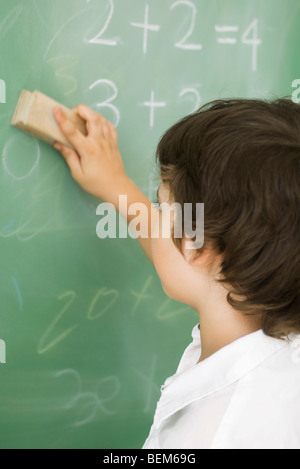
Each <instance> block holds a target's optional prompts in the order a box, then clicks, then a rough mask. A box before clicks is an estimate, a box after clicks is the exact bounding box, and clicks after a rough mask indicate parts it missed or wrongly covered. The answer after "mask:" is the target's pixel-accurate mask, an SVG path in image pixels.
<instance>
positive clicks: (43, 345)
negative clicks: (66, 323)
mask: <svg viewBox="0 0 300 469" xmlns="http://www.w3.org/2000/svg"><path fill="white" fill-rule="evenodd" d="M75 297H76V293H75V292H74V291H67V292H65V293H63V295H61V296H59V297H58V299H59V300H64V299H65V298H67V301H66V304H65V306H64V307H63V308H62V309H61V310H60V311H59V313H58V314H57V316H55V318H54V320H53V321H52V323H51V324H50V326H49V327H48V329H47V330H46V332H45V333H44V334H43V335H42V337H41V339H40V341H39V344H38V348H37V352H38V353H39V354H43V353H46V352H48V351H49V350H51V349H52V348H53V347H55V345H57V344H58V343H59V342H61V341H62V340H63V339H66V337H68V336H69V335H70V334H71V332H73V331H74V330H75V329H76V328H77V327H78V324H75V325H73V326H71V327H69V328H68V329H66V330H65V331H64V332H62V333H61V334H59V335H58V336H57V337H55V338H54V339H52V340H51V341H50V342H48V343H47V339H48V336H49V335H50V334H51V332H52V331H53V329H54V328H55V326H56V325H57V323H58V322H59V321H60V320H61V318H62V317H63V316H64V314H65V313H66V312H67V310H68V309H69V308H70V306H71V304H72V303H73V302H74V300H75Z"/></svg>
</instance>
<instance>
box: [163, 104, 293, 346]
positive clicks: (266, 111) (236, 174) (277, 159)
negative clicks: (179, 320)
mask: <svg viewBox="0 0 300 469" xmlns="http://www.w3.org/2000/svg"><path fill="white" fill-rule="evenodd" d="M157 159H158V162H159V167H160V171H161V178H162V183H163V184H162V189H161V192H162V193H163V190H164V191H165V193H166V191H167V195H165V197H166V196H167V197H168V198H170V199H171V200H172V201H175V202H177V203H180V204H181V205H182V207H183V204H184V203H192V204H194V205H195V204H196V203H199V202H200V203H204V206H205V215H204V238H205V242H204V246H203V248H201V249H199V250H198V251H197V252H196V254H197V256H198V257H199V258H201V256H205V255H206V254H205V253H206V252H208V248H210V249H212V250H213V252H214V253H215V255H216V256H217V257H218V258H219V259H221V261H220V264H219V265H220V273H219V275H218V281H220V282H222V283H223V284H224V285H227V286H228V285H229V286H230V287H229V293H228V296H227V301H228V303H229V304H230V305H231V306H232V307H233V308H235V309H237V310H239V311H242V312H243V313H244V314H249V315H258V316H260V317H261V326H262V329H263V330H264V332H265V333H266V334H268V335H272V336H274V337H282V336H284V335H288V334H289V333H291V332H295V333H300V107H299V106H298V105H296V104H294V103H292V102H291V101H289V100H285V99H281V100H277V101H274V102H265V101H261V100H247V99H240V100H239V99H235V100H219V101H214V102H212V103H209V104H208V105H205V106H203V107H202V108H201V109H200V110H199V111H198V112H197V113H195V114H192V115H190V116H188V117H186V118H184V119H182V120H181V121H180V122H178V123H177V124H175V125H174V126H173V127H172V128H171V129H169V130H168V131H167V132H166V134H165V135H164V136H163V137H162V139H161V141H160V143H159V145H158V149H157ZM173 241H174V244H175V245H176V247H177V248H178V249H179V251H180V252H183V243H182V240H181V239H176V238H174V239H173ZM166 243H167V241H166ZM166 246H167V247H168V249H171V248H170V246H169V245H168V244H166ZM179 251H178V250H176V256H177V255H180V252H179ZM173 253H174V251H173ZM177 260H178V262H179V264H178V263H177V264H176V262H175V263H174V266H173V267H174V268H173V273H172V275H173V276H174V275H175V277H176V272H175V271H176V268H177V267H176V266H179V268H180V269H184V268H185V267H184V263H182V264H180V262H183V260H179V258H177ZM174 270H175V271H174ZM163 275H165V276H166V275H167V273H165V274H163ZM179 277H180V276H179ZM179 277H178V278H179ZM178 286H179V285H178ZM195 287H196V285H193V286H192V287H191V288H193V289H194V288H195ZM176 299H179V300H181V301H182V299H181V298H180V295H179V298H176Z"/></svg>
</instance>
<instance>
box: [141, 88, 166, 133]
mask: <svg viewBox="0 0 300 469" xmlns="http://www.w3.org/2000/svg"><path fill="white" fill-rule="evenodd" d="M166 104H167V103H165V102H160V103H159V102H155V101H154V91H151V98H150V101H146V102H144V103H143V106H146V107H149V108H150V127H153V126H154V109H155V108H156V107H165V106H166Z"/></svg>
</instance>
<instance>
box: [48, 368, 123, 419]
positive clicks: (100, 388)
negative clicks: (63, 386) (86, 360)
mask: <svg viewBox="0 0 300 469" xmlns="http://www.w3.org/2000/svg"><path fill="white" fill-rule="evenodd" d="M54 377H55V378H62V377H69V380H71V382H73V383H75V392H74V394H73V396H71V397H70V399H68V401H67V402H66V404H65V409H71V408H76V409H77V411H78V414H79V415H78V418H77V420H75V422H73V424H72V425H73V426H74V427H79V426H83V425H86V424H88V423H89V422H91V421H92V420H94V419H95V418H96V416H97V414H98V412H99V411H100V412H102V413H103V414H105V415H113V414H115V413H116V412H115V411H114V410H111V409H110V408H109V406H108V405H107V404H109V403H111V402H112V401H113V400H114V399H115V398H116V397H117V395H118V394H119V392H120V387H121V386H120V381H119V378H118V377H117V376H114V375H113V376H107V377H105V378H101V379H99V380H97V381H96V383H95V386H94V388H93V390H92V391H90V390H88V391H84V390H83V380H82V377H81V376H80V374H79V373H78V372H77V371H76V370H74V369H72V368H69V369H66V370H62V371H59V372H57V373H55V375H54Z"/></svg>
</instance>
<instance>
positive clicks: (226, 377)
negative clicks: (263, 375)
mask: <svg viewBox="0 0 300 469" xmlns="http://www.w3.org/2000/svg"><path fill="white" fill-rule="evenodd" d="M195 333H196V330H195V328H194V330H193V335H194V334H195ZM198 333H199V330H198ZM193 338H194V340H195V337H193ZM286 344H287V342H286V341H285V340H280V339H274V338H272V337H269V336H266V335H265V334H264V333H263V331H262V330H259V331H257V332H253V333H252V334H248V335H246V336H244V337H242V338H240V339H238V340H236V341H234V342H232V343H231V344H229V345H227V346H225V347H223V348H222V349H221V350H219V351H217V352H216V353H214V354H213V355H212V356H210V357H209V358H207V359H206V360H204V361H203V362H200V363H197V364H195V365H194V366H192V367H191V368H189V369H187V370H185V371H183V372H182V373H179V374H178V375H175V376H174V377H172V379H168V380H167V381H166V386H165V387H164V389H163V392H162V395H161V398H160V400H159V403H158V405H157V409H156V414H155V425H156V426H159V425H160V424H161V423H162V421H163V420H165V419H166V418H168V417H169V416H170V415H172V414H174V413H175V412H177V411H178V410H180V409H182V408H183V407H185V406H186V405H188V404H190V403H191V402H193V401H195V400H197V399H201V398H203V397H205V396H208V395H210V394H212V393H214V392H216V391H218V390H219V389H222V388H224V387H226V386H229V385H230V384H233V383H234V382H235V381H237V380H239V379H240V378H242V377H243V376H244V375H246V374H247V373H249V372H250V371H251V370H253V369H254V368H256V367H257V366H258V365H259V364H260V363H262V362H263V361H264V360H266V359H267V358H269V357H270V356H271V355H273V354H274V353H276V352H277V351H278V350H280V349H281V348H282V347H284V346H286Z"/></svg>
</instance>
